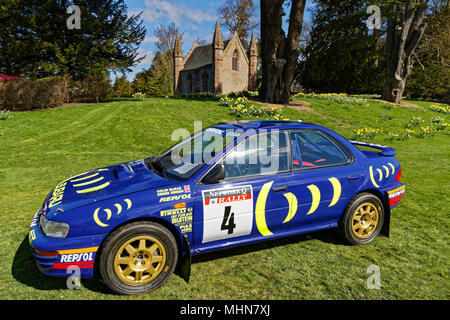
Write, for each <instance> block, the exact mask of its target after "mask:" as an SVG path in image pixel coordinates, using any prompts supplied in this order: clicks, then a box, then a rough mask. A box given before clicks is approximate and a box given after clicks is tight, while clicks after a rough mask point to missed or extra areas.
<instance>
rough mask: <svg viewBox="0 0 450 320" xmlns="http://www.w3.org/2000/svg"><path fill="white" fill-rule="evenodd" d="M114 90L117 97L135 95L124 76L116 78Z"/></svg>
mask: <svg viewBox="0 0 450 320" xmlns="http://www.w3.org/2000/svg"><path fill="white" fill-rule="evenodd" d="M113 90H114V95H115V96H116V97H129V96H131V95H132V94H133V88H132V86H131V83H130V82H129V81H128V80H127V78H126V77H124V76H123V77H117V78H116V80H115V81H114V86H113Z"/></svg>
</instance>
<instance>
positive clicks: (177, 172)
mask: <svg viewBox="0 0 450 320" xmlns="http://www.w3.org/2000/svg"><path fill="white" fill-rule="evenodd" d="M239 131H240V130H234V129H229V128H228V129H225V128H220V127H209V128H206V129H204V130H202V131H200V132H197V133H195V134H194V135H193V136H191V137H189V138H187V139H185V140H183V141H181V142H179V143H177V144H176V145H175V146H173V147H171V148H170V149H168V150H166V151H164V152H162V153H160V154H159V155H157V156H156V157H154V158H152V159H149V160H148V161H147V163H148V166H149V168H150V169H151V170H152V171H153V172H155V173H157V174H158V175H160V176H162V177H165V178H168V179H173V180H186V179H189V178H190V177H191V176H192V175H193V174H194V173H196V172H197V171H198V170H199V169H200V168H201V167H202V166H203V165H204V164H205V163H207V162H208V161H210V160H211V159H212V158H214V157H215V156H216V154H218V153H220V152H222V150H223V149H224V148H225V147H226V146H227V145H229V144H230V143H234V142H235V141H236V139H237V138H238V137H239V136H240V135H241V134H242V133H243V132H239Z"/></svg>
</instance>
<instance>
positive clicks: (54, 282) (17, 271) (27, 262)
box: [11, 235, 111, 294]
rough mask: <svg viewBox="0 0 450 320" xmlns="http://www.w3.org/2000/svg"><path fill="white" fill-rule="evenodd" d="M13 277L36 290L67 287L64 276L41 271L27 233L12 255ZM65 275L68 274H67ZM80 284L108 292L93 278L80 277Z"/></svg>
mask: <svg viewBox="0 0 450 320" xmlns="http://www.w3.org/2000/svg"><path fill="white" fill-rule="evenodd" d="M11 272H12V275H13V277H14V279H16V280H17V281H19V282H20V283H22V284H24V285H26V286H29V287H32V288H34V289H37V290H60V289H68V287H67V278H66V277H50V276H46V275H45V274H43V273H41V272H40V271H39V269H38V267H37V265H36V260H35V259H34V257H33V254H32V253H31V250H30V244H29V242H28V235H27V236H26V237H25V238H24V239H23V241H22V243H21V244H20V246H19V248H18V249H17V251H16V254H15V255H14V260H13V263H12V268H11ZM67 276H70V274H68V275H67ZM81 284H82V286H83V287H86V288H87V289H89V290H92V291H95V292H98V293H105V294H110V293H111V291H110V290H108V288H107V287H106V285H104V284H103V283H102V282H101V281H99V280H95V279H81Z"/></svg>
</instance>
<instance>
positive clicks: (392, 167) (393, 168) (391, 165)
mask: <svg viewBox="0 0 450 320" xmlns="http://www.w3.org/2000/svg"><path fill="white" fill-rule="evenodd" d="M388 165H389V166H390V167H391V169H392V172H391V174H394V172H395V167H394V165H393V164H392V163H390V162H388Z"/></svg>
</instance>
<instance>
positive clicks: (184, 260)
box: [177, 235, 192, 283]
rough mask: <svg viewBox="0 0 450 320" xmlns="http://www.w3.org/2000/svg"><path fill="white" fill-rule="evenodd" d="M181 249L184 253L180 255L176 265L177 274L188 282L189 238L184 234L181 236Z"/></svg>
mask: <svg viewBox="0 0 450 320" xmlns="http://www.w3.org/2000/svg"><path fill="white" fill-rule="evenodd" d="M182 242H183V243H182V245H183V249H184V250H183V251H184V255H183V256H182V257H181V260H180V262H179V263H178V266H177V274H178V275H179V276H180V277H181V278H182V279H183V280H184V281H186V282H187V283H189V277H190V276H191V263H192V257H191V245H190V243H189V239H188V237H187V236H186V235H184V236H183V239H182Z"/></svg>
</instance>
